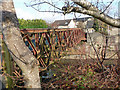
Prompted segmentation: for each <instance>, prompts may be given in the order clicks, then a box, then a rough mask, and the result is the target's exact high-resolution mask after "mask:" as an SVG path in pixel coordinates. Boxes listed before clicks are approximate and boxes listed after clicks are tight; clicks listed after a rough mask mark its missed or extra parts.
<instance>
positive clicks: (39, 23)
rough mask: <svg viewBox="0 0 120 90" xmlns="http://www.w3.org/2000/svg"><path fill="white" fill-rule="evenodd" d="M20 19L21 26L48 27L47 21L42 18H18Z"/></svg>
mask: <svg viewBox="0 0 120 90" xmlns="http://www.w3.org/2000/svg"><path fill="white" fill-rule="evenodd" d="M18 21H19V28H20V29H25V28H47V27H48V25H47V23H46V22H45V21H44V20H42V19H33V20H24V19H18Z"/></svg>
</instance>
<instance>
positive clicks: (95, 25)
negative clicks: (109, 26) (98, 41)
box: [93, 18, 99, 32]
mask: <svg viewBox="0 0 120 90" xmlns="http://www.w3.org/2000/svg"><path fill="white" fill-rule="evenodd" d="M93 28H94V29H95V31H96V32H98V31H99V23H98V20H97V19H96V18H95V19H94V25H93Z"/></svg>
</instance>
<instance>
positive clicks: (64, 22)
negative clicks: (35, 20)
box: [52, 17, 91, 26]
mask: <svg viewBox="0 0 120 90" xmlns="http://www.w3.org/2000/svg"><path fill="white" fill-rule="evenodd" d="M89 18H91V17H84V18H76V19H67V20H56V21H55V22H54V23H53V24H52V25H53V26H68V24H69V23H70V21H71V20H74V21H75V22H78V21H82V22H84V21H86V20H88V19H89Z"/></svg>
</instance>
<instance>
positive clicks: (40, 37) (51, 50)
mask: <svg viewBox="0 0 120 90" xmlns="http://www.w3.org/2000/svg"><path fill="white" fill-rule="evenodd" d="M21 33H22V36H23V40H24V42H25V43H26V46H28V47H29V49H30V50H31V51H32V52H33V55H34V56H35V57H36V58H37V60H38V62H39V64H40V65H41V66H43V67H47V66H48V65H49V63H50V61H53V60H56V59H58V58H60V57H62V56H64V55H65V54H66V52H68V50H69V48H71V47H73V46H75V45H77V44H78V43H80V41H81V40H86V38H85V33H84V32H83V30H81V29H80V28H66V29H22V30H21Z"/></svg>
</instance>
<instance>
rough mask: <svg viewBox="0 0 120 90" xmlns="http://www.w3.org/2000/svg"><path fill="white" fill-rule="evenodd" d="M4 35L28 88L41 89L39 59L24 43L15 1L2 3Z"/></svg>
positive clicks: (9, 0)
mask: <svg viewBox="0 0 120 90" xmlns="http://www.w3.org/2000/svg"><path fill="white" fill-rule="evenodd" d="M2 28H3V29H2V33H3V39H4V41H5V43H6V45H7V47H8V50H9V52H10V54H11V55H12V58H13V59H14V61H15V62H16V63H17V65H18V66H19V67H20V68H21V70H22V73H23V75H24V79H25V80H26V82H25V86H26V87H27V88H41V84H40V77H39V69H38V66H37V65H36V62H37V59H36V58H35V57H34V56H33V54H32V53H31V52H30V50H29V49H28V48H27V47H26V45H25V43H24V42H23V38H22V36H21V33H20V29H19V28H18V19H17V17H16V13H15V9H14V5H13V0H3V1H2Z"/></svg>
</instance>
